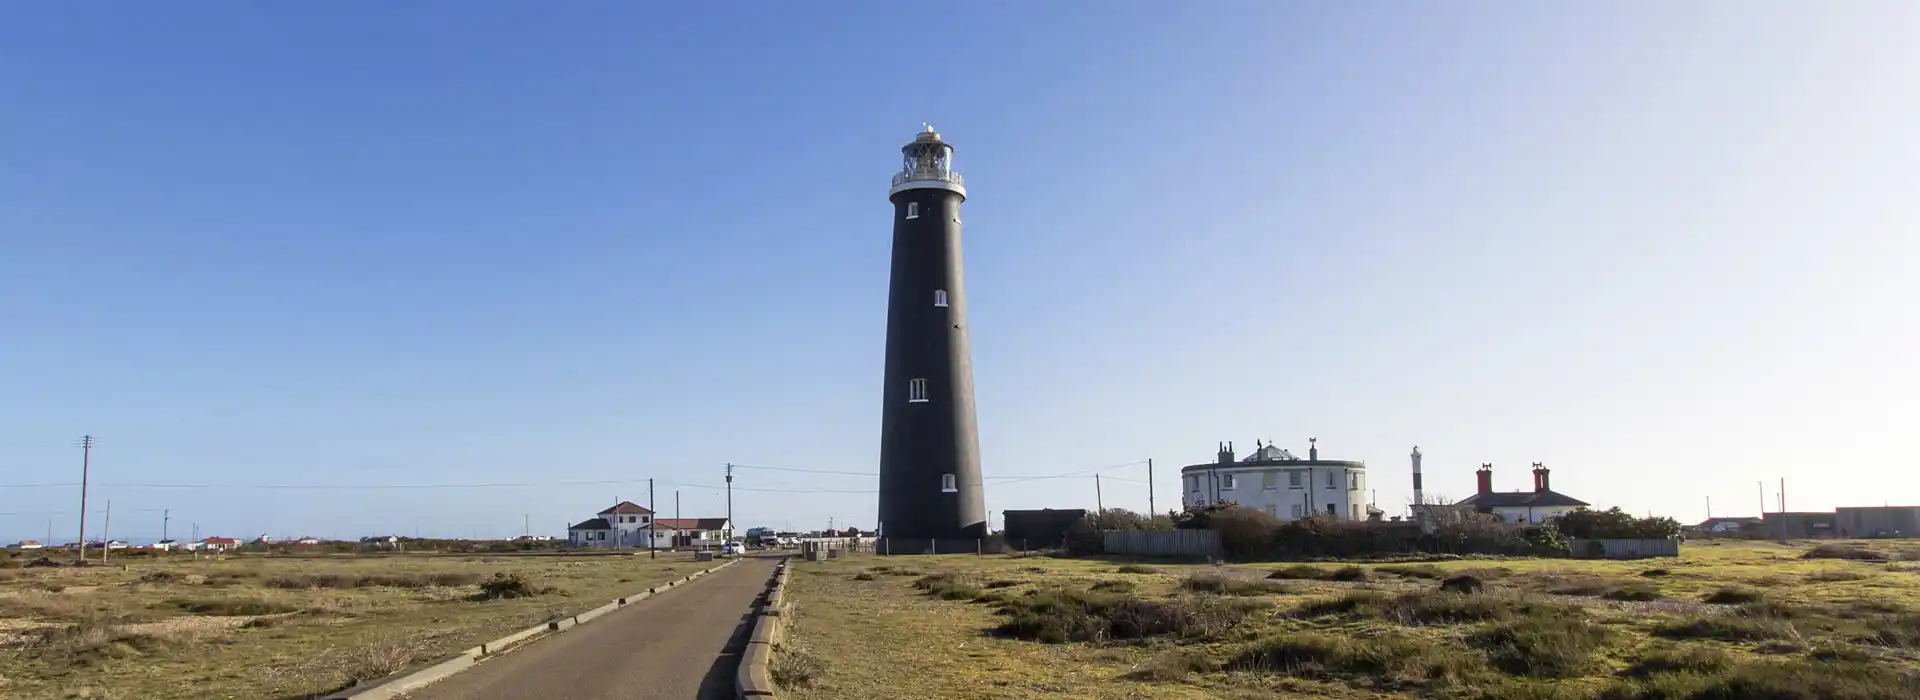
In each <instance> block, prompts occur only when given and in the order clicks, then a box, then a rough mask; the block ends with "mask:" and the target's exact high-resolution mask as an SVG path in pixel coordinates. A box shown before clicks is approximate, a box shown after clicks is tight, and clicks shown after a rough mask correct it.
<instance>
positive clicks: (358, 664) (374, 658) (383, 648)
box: [340, 639, 420, 683]
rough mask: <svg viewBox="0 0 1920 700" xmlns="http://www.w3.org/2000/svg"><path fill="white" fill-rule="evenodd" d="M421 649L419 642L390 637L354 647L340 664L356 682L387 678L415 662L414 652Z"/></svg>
mask: <svg viewBox="0 0 1920 700" xmlns="http://www.w3.org/2000/svg"><path fill="white" fill-rule="evenodd" d="M419 651H420V644H419V643H418V642H415V641H412V640H407V639H389V640H385V641H381V642H375V643H373V644H367V645H364V646H359V647H354V648H353V649H351V650H349V651H347V652H346V656H345V658H344V659H343V660H342V663H341V664H340V666H341V670H342V671H344V672H345V673H346V675H347V677H348V678H351V679H353V680H354V682H356V683H358V682H362V681H370V680H373V679H376V678H385V677H387V676H391V675H393V674H395V673H399V672H400V671H402V670H405V669H406V667H407V666H408V665H410V664H412V663H413V657H414V654H416V653H418V652H419Z"/></svg>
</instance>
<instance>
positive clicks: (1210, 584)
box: [1180, 573, 1292, 596]
mask: <svg viewBox="0 0 1920 700" xmlns="http://www.w3.org/2000/svg"><path fill="white" fill-rule="evenodd" d="M1180 588H1181V589H1182V590H1188V591H1193V592H1195V593H1217V594H1220V595H1240V596H1254V595H1268V594H1274V593H1289V592H1292V590H1291V589H1289V588H1287V587H1286V586H1285V585H1284V584H1282V583H1280V582H1278V581H1258V580H1248V579H1240V578H1234V577H1232V576H1225V575H1222V574H1216V573H1200V574H1194V575H1192V576H1188V577H1187V578H1186V580H1183V581H1181V582H1180Z"/></svg>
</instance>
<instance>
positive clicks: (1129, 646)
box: [788, 543, 1920, 700]
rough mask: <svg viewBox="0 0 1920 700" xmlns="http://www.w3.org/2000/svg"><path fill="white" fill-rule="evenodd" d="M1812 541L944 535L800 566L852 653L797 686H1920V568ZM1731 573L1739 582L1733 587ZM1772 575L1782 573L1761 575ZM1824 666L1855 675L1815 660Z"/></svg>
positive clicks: (1334, 692) (983, 694)
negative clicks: (1124, 561)
mask: <svg viewBox="0 0 1920 700" xmlns="http://www.w3.org/2000/svg"><path fill="white" fill-rule="evenodd" d="M1809 548H1810V545H1808V544H1801V545H1794V546H1779V545H1775V544H1772V543H1728V544H1715V545H1712V546H1695V545H1687V546H1686V548H1685V552H1686V553H1685V556H1683V557H1682V558H1679V559H1663V560H1658V561H1657V562H1652V563H1650V562H1645V561H1639V562H1633V561H1617V562H1610V561H1570V560H1544V559H1543V560H1534V559H1502V560H1499V561H1498V562H1497V564H1496V563H1494V562H1489V561H1487V560H1475V559H1463V560H1459V561H1437V562H1431V563H1421V564H1401V563H1389V564H1356V565H1345V564H1339V563H1334V564H1319V565H1285V566H1275V565H1272V564H1268V565H1264V566H1261V565H1240V566H1228V567H1215V566H1210V565H1198V564H1196V565H1181V564H1166V563H1156V564H1155V565H1154V566H1152V567H1140V568H1137V569H1130V570H1126V571H1125V572H1126V573H1129V574H1132V575H1130V576H1127V577H1125V578H1124V581H1125V583H1127V584H1130V585H1120V584H1117V583H1114V582H1115V581H1116V580H1119V579H1117V578H1116V577H1115V576H1114V574H1115V573H1116V570H1117V569H1116V566H1117V565H1116V564H1115V563H1113V562H1110V561H1092V560H1075V559H1052V558H1041V557H1030V558H1022V559H1013V558H1010V557H995V556H987V557H977V556H941V557H913V558H907V557H895V558H891V559H888V558H874V557H856V558H853V559H852V560H850V561H849V560H845V559H843V560H838V561H833V562H818V563H802V564H798V565H797V569H796V575H795V577H794V579H793V586H792V589H791V592H790V595H791V596H792V597H793V598H794V599H795V600H798V601H801V602H802V604H803V609H804V612H802V613H801V620H802V622H803V624H802V625H801V626H800V627H798V628H795V630H793V631H792V632H790V639H789V641H790V642H791V643H796V644H801V645H804V646H805V647H806V648H807V649H809V650H810V653H812V654H814V655H815V656H817V657H818V658H823V659H830V660H831V661H832V664H831V666H829V667H827V668H825V669H823V670H822V671H821V672H820V673H819V675H818V676H817V677H812V678H810V680H809V682H808V684H807V685H806V686H804V687H797V688H790V689H789V693H788V694H789V695H791V696H792V697H794V698H798V699H799V700H819V699H824V698H839V697H915V698H926V699H927V700H959V699H960V698H969V699H970V698H996V699H1027V698H1034V699H1038V698H1053V697H1085V698H1102V699H1107V698H1112V699H1118V698H1145V699H1148V700H1163V699H1171V698H1181V699H1185V698H1247V699H1251V698H1277V697H1331V698H1348V699H1354V698H1378V699H1381V700H1384V699H1386V698H1439V699H1444V700H1469V699H1474V698H1478V699H1480V700H1737V699H1741V698H1748V697H1754V698H1759V697H1766V698H1779V699H1782V700H1813V699H1816V698H1832V699H1834V700H1874V699H1878V698H1888V699H1889V700H1890V699H1891V698H1904V697H1920V695H1916V694H1914V693H1911V692H1908V690H1909V689H1911V688H1915V687H1920V686H1914V685H1912V684H1914V683H1920V675H1916V674H1920V614H1916V612H1915V611H1917V610H1920V576H1912V575H1907V574H1905V573H1904V572H1895V571H1889V569H1888V568H1887V565H1886V564H1885V563H1882V562H1879V561H1871V560H1869V561H1861V560H1853V559H1838V560H1836V559H1827V558H1824V557H1813V558H1805V557H1803V554H1804V553H1805V552H1806V551H1807V550H1808V549H1809ZM1889 558H1891V557H1889ZM876 564H880V565H881V566H892V567H903V568H904V567H907V566H908V565H911V568H913V569H916V570H919V571H925V572H931V573H930V574H926V576H928V577H929V578H931V579H933V580H935V581H942V582H961V583H964V582H979V581H986V582H991V583H990V584H988V586H987V587H986V588H985V591H984V594H981V595H974V596H966V595H951V596H949V595H945V594H943V593H941V592H939V590H944V589H939V587H938V586H929V587H928V588H925V589H921V590H916V589H915V588H914V587H913V586H912V585H910V583H911V580H906V581H903V580H900V579H897V578H890V577H887V576H883V575H874V576H870V577H865V578H856V577H854V576H852V575H850V574H851V573H853V572H856V571H858V570H859V569H860V568H861V567H866V568H867V569H868V570H870V571H877V570H878V567H876V566H875V565H876ZM1650 564H1652V565H1650ZM1118 566H1119V567H1120V568H1122V569H1125V568H1126V567H1135V566H1138V565H1118ZM1269 576H1271V577H1272V578H1274V579H1286V580H1284V581H1273V580H1265V579H1267V578H1268V577H1269ZM1469 579H1472V580H1478V581H1479V582H1480V584H1481V587H1482V588H1483V590H1482V591H1480V592H1442V591H1441V590H1440V588H1441V586H1442V582H1444V581H1447V580H1456V581H1466V580H1469ZM1248 584H1252V585H1276V584H1277V585H1279V586H1284V589H1283V590H1284V591H1285V592H1286V593H1288V595H1285V596H1273V595H1268V594H1267V593H1269V591H1261V592H1259V593H1256V594H1254V595H1250V596H1247V597H1235V596H1233V595H1231V594H1232V593H1235V592H1237V591H1241V590H1245V591H1247V592H1252V590H1253V589H1252V588H1250V587H1248ZM942 585H948V584H942ZM1454 587H1464V588H1471V587H1470V586H1464V585H1462V584H1459V583H1456V584H1455V586H1454ZM1728 588H1730V589H1733V591H1734V592H1732V593H1721V590H1722V589H1728ZM1756 590H1763V591H1765V594H1764V595H1761V596H1758V597H1754V596H1752V595H1749V593H1750V592H1751V591H1756ZM961 592H963V593H964V592H971V591H969V590H962V591H961ZM930 593H931V594H930ZM1708 599H1712V600H1715V601H1727V602H1717V603H1707V602H1705V601H1706V600H1708ZM1242 604H1245V606H1246V607H1242V606H1241V605H1242ZM1822 667H1831V668H1834V669H1838V670H1839V672H1841V673H1847V674H1853V675H1851V676H1848V677H1832V676H1830V675H1828V674H1821V673H1815V672H1811V670H1812V669H1817V668H1822ZM902 668H912V669H914V672H913V673H900V672H899V669H902ZM1856 672H1857V673H1856Z"/></svg>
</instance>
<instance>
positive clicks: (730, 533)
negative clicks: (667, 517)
mask: <svg viewBox="0 0 1920 700" xmlns="http://www.w3.org/2000/svg"><path fill="white" fill-rule="evenodd" d="M674 516H675V517H678V516H679V513H674ZM727 539H729V540H731V539H733V463H732V462H728V463H727Z"/></svg>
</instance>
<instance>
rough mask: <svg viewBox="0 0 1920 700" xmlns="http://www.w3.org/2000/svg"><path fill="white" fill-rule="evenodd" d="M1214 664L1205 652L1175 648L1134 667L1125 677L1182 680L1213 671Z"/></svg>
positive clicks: (1143, 679)
mask: <svg viewBox="0 0 1920 700" xmlns="http://www.w3.org/2000/svg"><path fill="white" fill-rule="evenodd" d="M1214 666H1215V664H1214V662H1213V660H1212V659H1210V658H1208V657H1207V656H1206V655H1205V654H1201V653H1197V652H1194V651H1189V650H1186V649H1174V650H1171V651H1165V652H1161V653H1159V654H1156V655H1155V656H1154V657H1153V658H1151V659H1147V660H1146V661H1145V662H1143V663H1141V664H1140V665H1138V666H1135V667H1133V670H1132V671H1129V672H1127V674H1126V676H1125V677H1126V678H1130V679H1133V680H1139V681H1163V682H1167V681H1180V680H1185V679H1186V678H1187V676H1189V675H1192V674H1195V673H1206V672H1208V671H1212V670H1213V669H1214Z"/></svg>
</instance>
